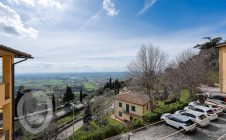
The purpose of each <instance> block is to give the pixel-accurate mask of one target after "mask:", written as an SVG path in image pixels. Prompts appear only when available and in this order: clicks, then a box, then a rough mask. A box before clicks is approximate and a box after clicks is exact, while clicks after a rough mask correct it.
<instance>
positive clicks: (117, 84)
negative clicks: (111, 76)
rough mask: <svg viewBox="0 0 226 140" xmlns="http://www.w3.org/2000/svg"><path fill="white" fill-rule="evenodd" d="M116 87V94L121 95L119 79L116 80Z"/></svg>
mask: <svg viewBox="0 0 226 140" xmlns="http://www.w3.org/2000/svg"><path fill="white" fill-rule="evenodd" d="M114 85H115V91H116V93H117V94H119V89H120V88H121V83H120V82H119V81H118V79H116V80H115V82H114Z"/></svg>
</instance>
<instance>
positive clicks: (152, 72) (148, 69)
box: [128, 45, 167, 104]
mask: <svg viewBox="0 0 226 140" xmlns="http://www.w3.org/2000/svg"><path fill="white" fill-rule="evenodd" d="M166 58H167V55H166V54H165V53H164V52H163V51H161V50H160V49H159V48H155V47H153V46H152V45H149V46H145V45H143V46H142V47H141V48H140V50H139V52H138V54H137V59H136V61H134V62H132V63H130V65H129V66H128V70H129V74H130V76H131V77H132V81H133V82H134V83H135V84H136V85H138V86H140V87H141V88H144V89H145V90H146V93H147V94H148V95H149V96H150V98H152V100H153V102H152V103H153V104H154V95H155V94H157V93H158V90H159V86H160V74H161V73H162V72H163V71H164V69H165V66H166Z"/></svg>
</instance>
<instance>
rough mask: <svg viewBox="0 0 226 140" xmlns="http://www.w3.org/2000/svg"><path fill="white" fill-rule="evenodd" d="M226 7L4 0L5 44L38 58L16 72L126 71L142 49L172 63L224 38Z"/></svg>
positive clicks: (189, 0)
mask: <svg viewBox="0 0 226 140" xmlns="http://www.w3.org/2000/svg"><path fill="white" fill-rule="evenodd" d="M225 7H226V0H218V1H216V0H0V44H2V45H6V46H9V47H12V48H14V49H18V50H21V51H24V52H27V53H30V54H32V56H33V57H34V59H31V60H27V61H26V62H23V63H20V64H18V65H16V73H51V72H54V73H55V72H121V71H126V70H127V65H128V64H129V63H130V62H131V61H134V60H135V59H136V54H137V52H138V50H139V48H140V47H141V46H142V45H150V44H152V45H153V46H155V47H158V48H160V49H162V50H163V51H165V52H166V53H168V56H169V60H171V59H173V58H174V57H175V56H176V55H177V54H178V53H180V52H181V51H183V50H185V49H187V48H192V47H193V46H195V45H196V44H198V43H202V42H204V41H205V40H203V39H202V37H205V36H211V37H217V36H221V37H222V38H223V39H224V40H225V39H226V8H225ZM16 61H18V60H16Z"/></svg>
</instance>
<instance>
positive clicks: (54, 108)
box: [52, 94, 56, 112]
mask: <svg viewBox="0 0 226 140" xmlns="http://www.w3.org/2000/svg"><path fill="white" fill-rule="evenodd" d="M52 106H53V112H55V110H56V101H55V96H54V94H53V96H52Z"/></svg>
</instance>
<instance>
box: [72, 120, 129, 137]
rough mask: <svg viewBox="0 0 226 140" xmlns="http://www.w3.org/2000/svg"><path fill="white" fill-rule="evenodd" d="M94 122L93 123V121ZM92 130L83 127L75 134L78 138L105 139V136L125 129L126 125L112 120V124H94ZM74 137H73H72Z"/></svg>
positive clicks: (111, 135)
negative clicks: (98, 125) (100, 125)
mask: <svg viewBox="0 0 226 140" xmlns="http://www.w3.org/2000/svg"><path fill="white" fill-rule="evenodd" d="M91 124H93V123H91ZM93 128H95V129H92V130H90V131H85V130H84V129H83V128H81V129H79V130H78V131H77V132H75V134H74V136H73V137H74V139H76V140H103V139H105V138H109V137H113V136H115V135H118V134H120V133H122V132H124V131H125V127H124V126H123V125H122V124H120V123H118V122H115V121H110V124H108V125H106V126H102V127H97V126H94V127H93ZM71 139H73V138H71Z"/></svg>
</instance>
